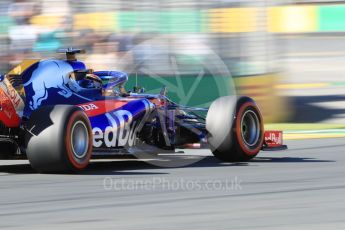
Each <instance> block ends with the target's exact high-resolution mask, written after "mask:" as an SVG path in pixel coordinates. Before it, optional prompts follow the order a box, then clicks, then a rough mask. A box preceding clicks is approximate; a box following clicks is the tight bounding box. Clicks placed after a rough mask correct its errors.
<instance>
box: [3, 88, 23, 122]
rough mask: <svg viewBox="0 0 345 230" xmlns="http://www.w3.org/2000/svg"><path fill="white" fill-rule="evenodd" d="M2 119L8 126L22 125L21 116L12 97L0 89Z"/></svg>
mask: <svg viewBox="0 0 345 230" xmlns="http://www.w3.org/2000/svg"><path fill="white" fill-rule="evenodd" d="M0 106H1V108H0V121H2V123H4V125H5V126H7V127H8V128H16V127H19V125H20V117H19V116H18V114H17V112H16V109H15V108H14V106H13V104H12V102H11V99H10V98H9V97H8V96H7V94H6V93H5V92H4V91H3V90H2V89H0Z"/></svg>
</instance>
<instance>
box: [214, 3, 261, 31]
mask: <svg viewBox="0 0 345 230" xmlns="http://www.w3.org/2000/svg"><path fill="white" fill-rule="evenodd" d="M258 10H259V9H257V8H225V9H211V10H209V11H208V18H209V30H210V32H214V33H236V32H254V31H256V30H257V29H258V26H257V14H258Z"/></svg>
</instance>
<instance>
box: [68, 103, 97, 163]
mask: <svg viewBox="0 0 345 230" xmlns="http://www.w3.org/2000/svg"><path fill="white" fill-rule="evenodd" d="M78 121H82V122H83V123H84V124H85V126H86V128H87V131H88V137H89V140H88V147H87V153H86V155H85V156H84V157H83V158H82V159H79V158H77V157H76V156H75V155H74V153H73V150H72V149H73V148H72V143H71V135H72V127H73V126H74V124H75V123H76V122H78ZM63 141H64V143H63V144H64V146H65V153H66V154H65V156H66V160H67V162H68V164H69V165H70V168H71V169H73V170H82V169H84V168H85V167H86V166H87V165H88V164H89V161H90V158H91V154H92V131H91V125H90V121H89V119H88V118H87V116H86V115H85V113H84V112H83V111H81V110H72V111H71V113H70V115H69V116H68V120H67V125H66V127H65V129H64V139H63Z"/></svg>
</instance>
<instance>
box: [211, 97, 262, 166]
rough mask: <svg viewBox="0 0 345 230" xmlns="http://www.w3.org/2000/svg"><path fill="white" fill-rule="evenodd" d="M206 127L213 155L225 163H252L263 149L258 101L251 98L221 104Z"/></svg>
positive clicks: (223, 101)
mask: <svg viewBox="0 0 345 230" xmlns="http://www.w3.org/2000/svg"><path fill="white" fill-rule="evenodd" d="M215 114H217V117H215ZM229 114H230V116H229ZM215 118H217V119H215ZM211 119H212V120H211ZM214 120H216V121H214ZM206 125H207V126H206V127H207V129H208V131H209V137H208V141H209V144H210V148H211V150H212V153H213V155H214V156H215V157H217V158H218V159H220V160H222V161H227V162H239V161H248V160H250V159H252V158H254V157H255V156H256V155H257V154H258V153H259V151H260V150H261V148H262V144H263V141H264V135H263V133H264V131H263V130H264V127H263V120H262V116H261V113H260V110H259V108H258V106H257V105H256V103H255V102H254V100H253V99H251V98H249V97H241V98H237V97H232V96H230V97H225V98H221V99H220V100H219V101H218V100H217V101H216V103H214V104H213V105H211V107H210V111H209V113H208V115H207V121H206ZM214 127H222V128H214ZM223 127H225V128H223Z"/></svg>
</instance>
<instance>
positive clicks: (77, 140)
mask: <svg viewBox="0 0 345 230" xmlns="http://www.w3.org/2000/svg"><path fill="white" fill-rule="evenodd" d="M27 129H28V131H27V133H26V138H25V142H26V147H27V149H26V153H27V157H28V159H29V161H30V164H31V166H32V168H33V169H35V170H36V171H38V172H41V173H49V172H77V171H80V170H82V169H84V168H85V167H87V165H88V164H89V161H90V158H91V154H92V130H91V125H90V121H89V119H88V117H87V116H86V114H85V113H84V112H83V111H82V110H81V109H80V108H78V107H75V106H70V105H56V106H45V107H42V108H39V109H38V110H36V111H34V112H33V113H32V115H31V117H30V120H29V123H28V126H27Z"/></svg>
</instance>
